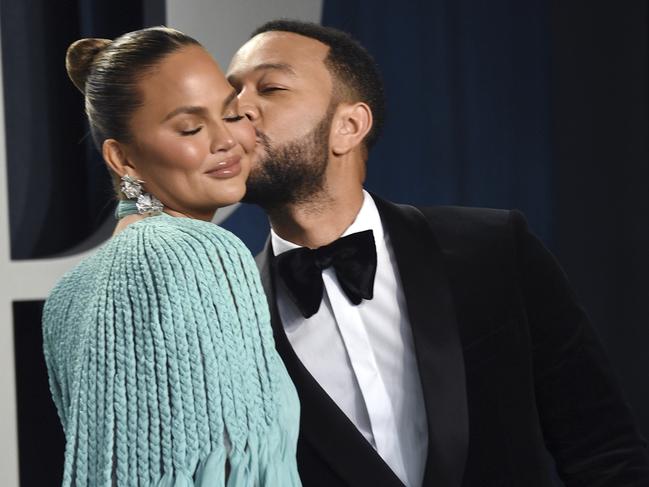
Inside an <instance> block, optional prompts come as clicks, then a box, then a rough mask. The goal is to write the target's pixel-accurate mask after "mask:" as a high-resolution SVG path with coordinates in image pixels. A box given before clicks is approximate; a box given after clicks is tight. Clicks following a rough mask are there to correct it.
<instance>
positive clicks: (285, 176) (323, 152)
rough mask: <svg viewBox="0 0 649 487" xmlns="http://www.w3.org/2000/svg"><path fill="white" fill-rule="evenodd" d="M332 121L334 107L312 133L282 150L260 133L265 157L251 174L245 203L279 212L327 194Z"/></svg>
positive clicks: (247, 184)
mask: <svg viewBox="0 0 649 487" xmlns="http://www.w3.org/2000/svg"><path fill="white" fill-rule="evenodd" d="M332 118H333V110H332V109H331V107H330V108H329V109H328V110H327V113H326V114H325V116H324V117H323V118H322V119H321V120H320V122H318V124H317V125H316V126H315V127H314V128H313V130H311V132H309V133H308V134H307V135H305V136H304V137H301V138H299V139H296V140H293V141H291V142H287V143H286V144H284V145H282V146H279V147H273V146H272V145H271V142H270V140H269V138H268V137H267V136H266V134H264V133H261V132H259V131H257V138H258V139H259V141H260V143H261V144H262V145H263V146H264V148H265V155H264V156H263V157H262V158H261V159H260V160H259V162H257V164H256V167H255V168H254V169H253V170H252V171H251V172H250V176H249V177H248V182H247V183H246V186H247V190H246V195H245V196H244V198H243V201H244V202H245V203H253V204H256V205H259V206H261V207H262V208H264V209H265V210H276V209H280V208H282V207H285V206H287V205H291V206H293V205H299V204H303V203H307V202H309V201H312V200H313V199H314V196H315V195H317V194H318V193H320V192H321V191H323V189H324V185H325V171H326V169H327V163H328V160H329V132H330V129H331V120H332Z"/></svg>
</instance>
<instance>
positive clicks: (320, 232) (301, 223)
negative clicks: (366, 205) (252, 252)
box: [268, 187, 364, 249]
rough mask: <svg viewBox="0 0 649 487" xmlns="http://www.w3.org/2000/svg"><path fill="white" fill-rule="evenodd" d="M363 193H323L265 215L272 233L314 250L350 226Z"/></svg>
mask: <svg viewBox="0 0 649 487" xmlns="http://www.w3.org/2000/svg"><path fill="white" fill-rule="evenodd" d="M363 198H364V196H363V189H362V188H361V187H359V188H358V191H353V192H350V191H347V192H346V194H344V197H343V196H340V195H331V194H328V193H327V192H323V193H321V194H319V195H317V196H316V197H314V198H312V199H311V200H309V201H306V202H302V203H299V204H295V205H287V206H285V207H282V208H279V209H275V210H271V211H269V212H268V216H269V218H270V224H271V226H272V227H273V231H274V232H275V233H276V234H277V235H278V236H280V237H281V238H283V239H284V240H288V241H289V242H292V243H294V244H296V245H300V246H303V247H308V248H312V249H315V248H318V247H322V246H323V245H327V244H329V243H331V242H333V241H334V240H336V239H337V238H338V237H340V236H341V235H342V234H343V233H344V232H345V230H347V228H348V227H349V226H350V225H351V224H352V223H353V222H354V220H355V219H356V216H357V215H358V212H359V211H360V209H361V206H362V205H363Z"/></svg>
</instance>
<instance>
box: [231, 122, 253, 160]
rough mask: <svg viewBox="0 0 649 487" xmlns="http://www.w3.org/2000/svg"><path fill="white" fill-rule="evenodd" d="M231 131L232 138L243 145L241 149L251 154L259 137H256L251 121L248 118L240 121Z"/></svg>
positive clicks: (232, 126) (233, 125) (234, 124)
mask: <svg viewBox="0 0 649 487" xmlns="http://www.w3.org/2000/svg"><path fill="white" fill-rule="evenodd" d="M229 129H230V133H231V134H232V136H233V137H234V138H235V139H236V141H237V142H239V143H240V144H241V147H243V150H244V152H246V153H249V152H252V151H253V150H254V149H255V140H256V138H257V136H256V135H255V128H254V127H253V125H252V122H251V121H250V120H248V119H247V118H244V119H242V120H239V121H238V122H235V123H233V124H232V125H231V126H230V127H229Z"/></svg>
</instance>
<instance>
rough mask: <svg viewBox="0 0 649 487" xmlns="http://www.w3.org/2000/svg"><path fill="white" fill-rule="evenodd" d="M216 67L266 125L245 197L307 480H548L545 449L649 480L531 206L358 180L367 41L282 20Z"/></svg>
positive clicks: (366, 133) (361, 486) (369, 137)
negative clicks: (262, 234)
mask: <svg viewBox="0 0 649 487" xmlns="http://www.w3.org/2000/svg"><path fill="white" fill-rule="evenodd" d="M228 75H229V80H230V82H231V83H232V84H233V86H234V87H235V88H236V89H237V90H238V92H239V104H240V110H241V111H242V113H244V114H245V115H246V116H248V118H249V119H250V120H251V121H252V122H253V124H254V125H255V127H256V129H257V134H258V141H259V149H258V154H257V158H258V161H257V163H256V165H255V167H254V168H253V170H252V173H251V176H250V179H249V183H248V194H247V200H248V201H249V202H252V203H256V204H259V205H261V206H262V207H263V208H264V209H265V210H266V212H267V213H268V216H269V218H270V222H271V227H272V231H271V236H270V239H269V242H268V243H267V245H266V248H265V249H264V251H263V252H262V253H261V254H260V255H259V256H258V263H259V266H260V270H261V274H262V281H263V284H264V286H265V289H266V292H267V294H268V297H269V303H270V307H271V315H272V322H273V328H274V333H275V339H276V343H277V348H278V350H279V352H280V354H281V356H282V358H283V360H284V362H285V364H286V366H287V369H288V371H289V373H290V375H291V377H292V379H293V381H294V383H295V385H296V388H297V390H298V393H299V395H300V400H301V404H302V419H301V432H300V440H299V445H298V461H299V465H300V475H301V477H302V480H303V483H304V485H305V486H327V487H332V486H358V487H366V486H401V485H407V486H420V485H424V486H431V487H432V486H435V487H446V486H456V487H460V486H466V487H490V486H521V487H523V486H524V487H533V486H549V485H552V480H551V471H552V467H551V460H550V457H549V456H548V455H547V451H549V452H550V453H551V455H552V456H553V457H554V460H555V461H556V464H557V466H558V470H559V472H560V474H561V476H562V478H563V480H564V482H565V483H566V485H568V486H611V487H613V486H615V487H620V486H631V485H633V486H640V485H642V486H645V485H647V486H649V460H648V459H647V453H646V450H645V446H644V442H643V440H642V439H641V438H640V436H639V434H638V432H637V431H636V428H635V426H634V424H633V420H632V419H631V416H630V413H629V411H628V408H627V406H626V405H625V403H624V402H623V400H622V399H621V396H620V392H619V390H618V388H617V385H616V383H615V381H614V379H613V378H612V376H611V371H610V367H609V365H608V364H607V362H606V359H605V357H604V356H603V353H602V350H601V347H600V345H599V344H598V342H597V339H596V338H595V336H594V335H593V332H592V330H591V327H590V325H589V324H588V322H587V320H586V317H585V315H584V313H583V311H582V310H581V309H580V307H579V306H578V305H577V304H576V302H575V298H574V296H573V294H572V292H571V290H570V288H569V287H568V284H567V282H566V279H565V277H564V275H563V273H562V271H561V270H560V268H559V267H558V265H557V264H556V262H555V261H554V259H553V257H552V256H551V255H550V254H549V253H548V252H547V250H545V248H544V247H543V246H542V244H541V243H540V242H539V241H538V240H537V239H536V238H535V237H533V236H532V235H531V234H530V233H529V232H528V230H527V228H526V224H525V221H524V219H523V217H522V216H521V215H520V214H519V213H517V212H513V211H512V212H510V211H504V210H503V211H499V210H485V209H468V208H467V209H463V208H420V209H417V208H413V207H409V206H401V205H395V204H393V203H390V202H388V201H384V200H382V199H381V198H379V197H377V196H374V195H369V194H368V193H366V192H365V191H364V190H363V181H364V178H365V164H366V159H367V157H368V150H369V148H370V147H371V145H372V143H373V142H374V141H375V140H376V138H377V137H378V133H379V130H380V126H381V124H382V118H383V90H382V85H381V81H380V77H379V75H378V72H377V70H376V67H375V65H374V63H373V61H372V59H371V57H370V56H369V55H368V54H367V52H366V51H365V50H364V49H363V48H362V47H360V46H359V45H358V44H357V43H356V42H354V41H353V40H352V39H351V38H349V36H347V35H346V34H343V33H340V32H338V31H335V30H333V29H329V28H324V27H321V26H318V25H315V24H308V23H302V22H294V21H274V22H270V23H268V24H265V25H264V26H262V27H260V28H259V29H258V30H257V31H256V32H255V33H254V34H253V36H252V38H251V40H250V41H249V42H248V43H246V44H245V45H244V46H243V47H242V48H241V49H240V50H239V51H238V53H237V54H236V55H235V57H234V58H233V60H232V63H231V65H230V68H229V73H228ZM431 163H432V162H431ZM403 164H404V161H395V170H397V167H396V166H400V168H399V169H398V170H404V169H403V167H404V166H403ZM309 249H317V250H309ZM546 448H547V451H546Z"/></svg>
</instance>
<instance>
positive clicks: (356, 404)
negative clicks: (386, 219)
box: [271, 191, 428, 487]
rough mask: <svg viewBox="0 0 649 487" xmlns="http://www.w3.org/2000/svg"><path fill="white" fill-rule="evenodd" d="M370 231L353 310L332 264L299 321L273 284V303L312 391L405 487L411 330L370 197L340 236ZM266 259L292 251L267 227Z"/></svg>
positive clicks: (414, 415) (414, 399)
mask: <svg viewBox="0 0 649 487" xmlns="http://www.w3.org/2000/svg"><path fill="white" fill-rule="evenodd" d="M370 229H371V230H372V232H373V234H374V240H375V242H376V254H377V267H376V277H375V280H374V297H373V299H371V300H363V301H362V302H361V304H359V305H357V306H354V305H353V304H352V303H351V302H350V301H349V299H348V298H347V296H346V295H345V294H344V292H343V291H342V290H341V289H340V286H339V284H338V280H337V279H336V274H335V271H334V270H333V268H332V267H330V268H327V269H325V270H324V271H323V272H322V279H323V281H324V294H323V299H322V303H321V304H320V309H319V310H318V312H317V313H316V314H314V315H313V316H311V317H310V318H304V316H302V314H301V313H300V311H299V310H298V309H297V307H296V306H295V304H294V303H293V302H292V301H291V300H290V298H289V297H288V294H287V292H286V288H285V287H284V284H283V281H282V280H281V278H278V279H277V305H278V309H279V314H280V317H281V319H282V323H283V325H284V330H285V331H286V335H287V337H288V340H289V342H290V343H291V345H292V347H293V349H294V350H295V353H296V354H297V356H298V357H299V358H300V360H301V361H302V363H303V364H304V366H305V367H306V368H307V370H308V371H309V372H310V373H311V375H312V376H313V377H314V378H315V379H316V381H318V383H319V384H320V386H321V387H322V388H323V389H324V390H325V391H326V392H327V394H328V395H329V396H330V397H331V398H332V399H333V401H334V402H335V403H336V404H337V405H338V407H339V408H340V409H341V410H342V411H343V412H344V413H345V415H347V417H348V418H349V419H350V420H351V421H352V423H354V425H355V426H356V428H358V430H359V431H360V432H361V433H362V434H363V436H364V437H365V439H366V440H367V441H368V442H369V443H370V444H371V445H372V447H374V448H375V449H376V451H377V452H378V454H379V455H380V456H381V458H383V460H384V461H385V462H386V463H387V464H388V465H389V466H390V468H391V469H392V470H393V471H394V473H395V474H396V475H397V477H399V479H401V481H402V482H403V483H404V484H405V485H406V486H408V487H419V486H421V484H422V481H423V477H424V468H425V465H426V453H427V446H428V433H427V420H426V411H425V409H424V399H423V394H422V390H421V382H420V379H419V372H418V369H417V363H416V359H415V352H414V345H413V339H412V330H411V327H410V322H409V320H408V312H407V308H406V303H405V299H404V295H403V290H402V287H401V280H400V278H399V271H398V269H397V266H396V261H395V258H394V253H393V250H392V246H391V244H390V237H389V235H388V234H387V233H385V232H384V231H383V226H382V223H381V217H380V215H379V212H378V210H377V208H376V205H375V203H374V200H373V199H372V197H371V196H370V195H369V194H368V193H367V192H365V191H364V200H363V205H362V207H361V209H360V211H359V213H358V215H357V216H356V220H355V221H354V222H353V223H352V224H351V225H350V226H349V228H348V229H347V230H346V231H345V232H344V234H343V236H344V235H349V234H352V233H357V232H362V231H364V230H370ZM271 245H272V249H273V253H274V255H279V254H281V253H282V252H286V251H287V250H291V249H294V248H298V246H297V245H295V244H293V243H291V242H288V241H286V240H284V239H282V238H281V237H279V236H278V235H277V234H276V233H275V232H273V231H272V230H271Z"/></svg>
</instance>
